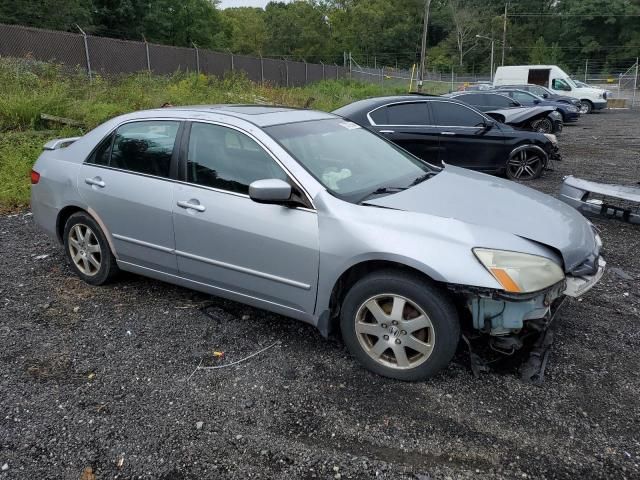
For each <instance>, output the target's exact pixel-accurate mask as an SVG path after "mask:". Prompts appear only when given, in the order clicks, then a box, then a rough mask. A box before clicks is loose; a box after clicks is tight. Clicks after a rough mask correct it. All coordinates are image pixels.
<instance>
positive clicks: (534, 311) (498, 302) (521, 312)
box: [465, 257, 606, 336]
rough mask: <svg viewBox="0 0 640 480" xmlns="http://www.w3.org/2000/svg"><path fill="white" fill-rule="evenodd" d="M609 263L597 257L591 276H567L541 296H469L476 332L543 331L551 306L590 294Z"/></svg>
mask: <svg viewBox="0 0 640 480" xmlns="http://www.w3.org/2000/svg"><path fill="white" fill-rule="evenodd" d="M605 266H606V262H605V261H604V259H603V258H602V257H598V265H597V269H595V272H594V273H592V274H590V275H580V276H574V275H567V277H565V279H564V280H563V281H562V282H559V283H557V284H556V285H553V286H552V287H550V288H548V289H545V290H543V291H541V292H536V293H531V294H517V295H515V294H508V293H505V292H502V291H477V292H466V294H465V298H466V307H467V309H468V310H469V312H470V313H471V319H472V324H473V328H474V329H475V330H478V331H480V332H483V333H487V334H489V335H491V336H506V335H512V334H517V333H519V332H520V331H521V330H522V329H523V328H525V327H526V326H532V327H533V328H534V329H535V330H542V329H544V328H545V327H546V322H547V320H548V319H550V318H551V315H552V305H553V304H554V302H556V300H558V299H560V298H561V297H563V296H565V295H566V296H569V297H578V296H580V295H584V294H585V293H586V292H587V291H589V290H590V289H591V288H592V287H593V286H594V285H595V284H596V283H598V281H599V280H600V279H601V278H602V275H603V274H604V270H605Z"/></svg>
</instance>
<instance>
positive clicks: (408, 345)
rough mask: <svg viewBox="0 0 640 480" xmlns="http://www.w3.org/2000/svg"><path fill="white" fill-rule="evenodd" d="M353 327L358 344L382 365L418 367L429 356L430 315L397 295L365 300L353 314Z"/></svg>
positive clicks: (430, 346)
mask: <svg viewBox="0 0 640 480" xmlns="http://www.w3.org/2000/svg"><path fill="white" fill-rule="evenodd" d="M355 328H356V333H357V334H358V341H359V342H360V346H361V347H362V348H363V349H364V351H365V352H366V353H367V355H369V356H370V357H371V358H372V359H373V360H374V361H376V362H378V363H380V364H381V365H384V366H385V367H391V368H398V369H406V368H414V367H417V366H418V365H420V364H422V363H424V362H425V361H426V360H427V359H428V358H429V355H431V352H432V351H433V345H434V343H435V332H434V331H433V325H431V320H430V319H429V316H428V315H427V314H426V313H425V312H424V311H423V310H422V309H421V308H420V307H419V306H418V305H416V304H415V303H413V302H412V301H410V300H408V299H407V298H405V297H402V296H400V295H392V294H382V295H376V296H375V297H372V298H370V299H368V300H367V301H366V302H364V303H363V304H362V306H361V307H360V309H359V310H358V313H357V314H356V327H355Z"/></svg>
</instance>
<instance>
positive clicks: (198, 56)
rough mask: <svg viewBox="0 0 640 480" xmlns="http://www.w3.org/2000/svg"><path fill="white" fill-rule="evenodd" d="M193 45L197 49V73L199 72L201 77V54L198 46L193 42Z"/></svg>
mask: <svg viewBox="0 0 640 480" xmlns="http://www.w3.org/2000/svg"><path fill="white" fill-rule="evenodd" d="M191 45H193V48H195V49H196V71H197V72H198V75H200V52H199V51H198V46H197V45H196V44H195V43H194V42H191Z"/></svg>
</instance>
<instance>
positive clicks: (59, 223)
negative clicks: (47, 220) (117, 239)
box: [56, 205, 118, 258]
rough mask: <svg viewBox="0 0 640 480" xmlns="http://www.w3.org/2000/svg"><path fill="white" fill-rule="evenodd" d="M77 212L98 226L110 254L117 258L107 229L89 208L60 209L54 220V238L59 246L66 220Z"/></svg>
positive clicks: (68, 207)
mask: <svg viewBox="0 0 640 480" xmlns="http://www.w3.org/2000/svg"><path fill="white" fill-rule="evenodd" d="M78 212H82V213H86V214H87V215H89V216H90V217H91V218H92V219H93V220H94V221H95V222H96V223H97V224H98V226H99V227H100V229H101V230H102V233H104V236H105V238H106V239H107V243H108V244H109V248H111V252H112V253H113V255H114V257H116V258H118V254H117V253H116V249H115V248H114V246H113V240H112V238H111V233H110V231H109V229H108V228H107V226H106V225H105V224H104V222H103V221H102V219H101V218H100V217H99V215H98V214H97V213H96V212H95V211H94V210H92V209H91V208H87V207H81V206H79V205H67V206H66V207H64V208H62V209H61V210H60V211H59V212H58V217H57V218H56V238H57V239H58V241H59V242H60V243H61V244H63V243H64V238H63V236H64V226H65V225H66V223H67V220H69V218H70V217H71V215H73V214H74V213H78Z"/></svg>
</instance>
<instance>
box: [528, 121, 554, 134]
mask: <svg viewBox="0 0 640 480" xmlns="http://www.w3.org/2000/svg"><path fill="white" fill-rule="evenodd" d="M531 129H532V130H533V131H534V132H538V133H551V132H552V131H553V122H552V121H551V119H550V118H539V119H538V120H534V121H533V122H531Z"/></svg>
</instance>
